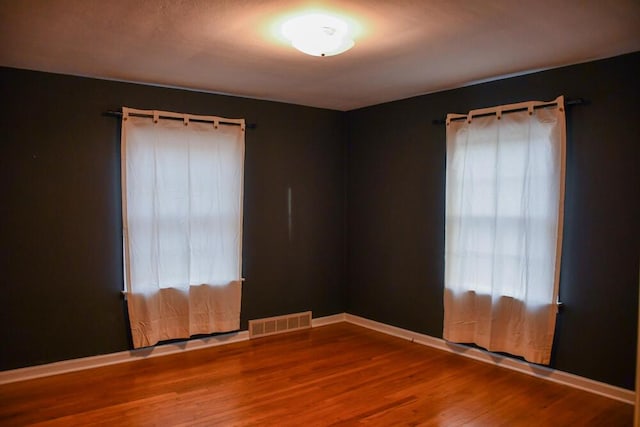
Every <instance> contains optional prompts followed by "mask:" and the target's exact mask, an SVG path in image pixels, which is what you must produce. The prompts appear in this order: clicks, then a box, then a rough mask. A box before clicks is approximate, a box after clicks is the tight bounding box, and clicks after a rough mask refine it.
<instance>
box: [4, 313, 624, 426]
mask: <svg viewBox="0 0 640 427" xmlns="http://www.w3.org/2000/svg"><path fill="white" fill-rule="evenodd" d="M632 422H633V406H632V405H629V404H625V403H622V402H618V401H615V400H611V399H607V398H605V397H601V396H597V395H594V394H591V393H587V392H583V391H580V390H576V389H573V388H570V387H566V386H562V385H559V384H554V383H550V382H548V381H544V380H540V379H537V378H533V377H530V376H527V375H524V374H520V373H517V372H513V371H509V370H506V369H502V368H498V367H495V366H491V365H487V364H484V363H481V362H477V361H474V360H471V359H467V358H464V357H460V356H456V355H453V354H449V353H446V352H442V351H439V350H435V349H431V348H428V347H425V346H422V345H419V344H414V343H411V342H409V341H405V340H401V339H398V338H394V337H390V336H387V335H384V334H380V333H378V332H374V331H370V330H367V329H364V328H361V327H358V326H355V325H351V324H347V323H339V324H334V325H330V326H324V327H320V328H314V329H312V330H305V331H299V332H292V333H288V334H284V335H276V336H272V337H266V338H261V339H256V340H251V341H246V342H240V343H236V344H230V345H227V346H222V347H214V348H210V349H205V350H196V351H190V352H185V353H183V354H178V355H172V356H165V357H157V358H152V359H147V360H140V361H136V362H130V363H124V364H119V365H114V366H109V367H104V368H98V369H91V370H85V371H80V372H74V373H69V374H63V375H57V376H53V377H48V378H41V379H35V380H30V381H24V382H18V383H13V384H7V385H2V386H0V425H2V426H12V425H20V426H22V425H30V424H37V425H41V426H73V425H82V426H86V425H105V426H122V425H124V426H147V425H161V426H164V425H167V426H182V425H188V426H192V425H193V426H245V425H256V426H301V425H302V426H329V425H340V426H351V425H368V426H393V425H424V426H460V425H471V426H492V427H493V426H630V425H632Z"/></svg>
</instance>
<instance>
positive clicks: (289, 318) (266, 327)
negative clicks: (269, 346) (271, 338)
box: [249, 311, 311, 338]
mask: <svg viewBox="0 0 640 427" xmlns="http://www.w3.org/2000/svg"><path fill="white" fill-rule="evenodd" d="M310 327H311V312H310V311H305V312H304V313H295V314H287V315H284V316H276V317H266V318H264V319H256V320H249V338H258V337H264V336H267V335H274V334H281V333H283V332H289V331H295V330H298V329H307V328H310Z"/></svg>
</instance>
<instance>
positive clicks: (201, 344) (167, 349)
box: [0, 331, 249, 384]
mask: <svg viewBox="0 0 640 427" xmlns="http://www.w3.org/2000/svg"><path fill="white" fill-rule="evenodd" d="M248 339H249V332H248V331H240V332H233V333H230V334H223V335H216V336H213V337H207V338H200V339H192V340H189V341H181V342H178V343H172V344H163V345H157V346H154V347H147V348H141V349H138V350H129V351H119V352H117V353H110V354H103V355H99V356H90V357H82V358H79V359H71V360H63V361H62V362H54V363H47V364H45V365H37V366H28V367H26V368H19V369H12V370H9V371H1V372H0V384H8V383H12V382H17V381H24V380H30V379H34V378H40V377H46V376H49V375H58V374H65V373H67V372H74V371H81V370H83V369H91V368H99V367H101V366H109V365H115V364H117V363H125V362H132V361H134V360H140V359H147V358H150V357H158V356H166V355H169V354H174V353H181V352H184V351H191V350H199V349H203V348H207V347H215V346H218V345H224V344H231V343H234V342H240V341H246V340H248Z"/></svg>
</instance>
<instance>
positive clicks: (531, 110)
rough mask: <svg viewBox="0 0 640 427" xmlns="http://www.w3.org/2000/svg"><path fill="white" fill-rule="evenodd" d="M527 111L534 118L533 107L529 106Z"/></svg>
mask: <svg viewBox="0 0 640 427" xmlns="http://www.w3.org/2000/svg"><path fill="white" fill-rule="evenodd" d="M527 110H528V111H529V115H530V116H533V105H529V106H528V107H527Z"/></svg>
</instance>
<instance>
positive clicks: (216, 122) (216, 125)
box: [213, 120, 219, 129]
mask: <svg viewBox="0 0 640 427" xmlns="http://www.w3.org/2000/svg"><path fill="white" fill-rule="evenodd" d="M218 125H219V123H218V120H214V121H213V128H214V129H218Z"/></svg>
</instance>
